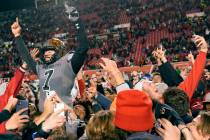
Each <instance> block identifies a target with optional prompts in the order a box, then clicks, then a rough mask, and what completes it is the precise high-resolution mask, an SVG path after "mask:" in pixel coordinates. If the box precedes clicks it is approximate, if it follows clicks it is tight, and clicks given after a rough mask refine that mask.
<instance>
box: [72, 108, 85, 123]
mask: <svg viewBox="0 0 210 140" xmlns="http://www.w3.org/2000/svg"><path fill="white" fill-rule="evenodd" d="M74 112H75V114H76V115H77V116H79V118H80V119H81V120H84V118H85V115H86V114H85V108H84V106H82V105H76V106H74Z"/></svg>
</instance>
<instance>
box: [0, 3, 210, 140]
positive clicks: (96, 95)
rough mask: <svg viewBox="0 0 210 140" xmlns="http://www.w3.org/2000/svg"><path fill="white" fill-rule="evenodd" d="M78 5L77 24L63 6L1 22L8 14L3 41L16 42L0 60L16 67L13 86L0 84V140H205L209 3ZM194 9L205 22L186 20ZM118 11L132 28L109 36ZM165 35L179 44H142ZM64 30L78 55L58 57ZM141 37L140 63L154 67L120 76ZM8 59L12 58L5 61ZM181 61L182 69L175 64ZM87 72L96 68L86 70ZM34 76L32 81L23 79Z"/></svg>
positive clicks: (209, 104)
mask: <svg viewBox="0 0 210 140" xmlns="http://www.w3.org/2000/svg"><path fill="white" fill-rule="evenodd" d="M75 3H76V4H77V6H79V11H81V15H82V16H81V18H82V20H80V19H79V20H78V21H74V22H75V23H71V22H70V21H68V20H67V19H66V17H67V16H66V15H65V16H64V14H65V12H64V9H63V8H62V7H61V6H55V7H51V8H49V9H38V10H37V9H33V10H27V9H26V10H21V11H20V10H18V11H16V13H13V12H8V14H5V15H3V14H2V15H0V16H8V15H12V16H11V17H10V16H9V17H7V18H8V19H9V20H10V21H9V22H4V21H2V22H1V24H0V26H1V27H2V28H1V30H0V37H1V40H6V41H9V40H10V41H11V40H12V43H9V45H5V46H4V47H2V48H0V49H2V50H3V51H1V57H0V62H1V63H5V65H7V66H8V67H10V66H11V65H10V64H12V66H13V69H14V70H15V73H14V75H13V76H12V78H11V79H10V80H7V81H5V79H2V77H0V140H1V139H2V140H7V139H11V140H13V139H14V140H21V139H23V140H42V139H48V140H148V139H149V140H150V139H151V140H182V139H183V140H209V139H210V72H209V69H210V64H209V63H208V60H207V58H208V51H209V43H208V42H209V39H210V38H209V33H208V27H209V25H208V24H209V22H208V21H209V20H208V19H209V12H208V10H207V9H208V6H209V5H210V3H209V2H208V1H196V0H190V2H188V3H187V4H186V1H185V0H184V1H176V0H171V1H167V0H158V1H157V2H156V3H154V2H153V1H152V0H142V1H135V0H118V1H117V0H116V1H109V0H104V1H99V0H94V1H91V2H90V1H89V0H86V1H75ZM174 5H177V7H176V6H174ZM110 7H111V8H110ZM45 8H46V7H45ZM193 8H196V9H202V10H204V12H205V14H206V16H205V17H202V18H199V19H192V21H190V22H189V20H188V19H187V18H186V15H185V14H186V11H190V10H192V9H193ZM124 10H125V11H126V13H127V16H128V17H129V19H130V23H131V28H130V30H127V29H119V30H114V29H113V30H112V27H113V26H114V25H116V24H119V23H118V20H117V19H118V16H119V14H121V12H122V11H124ZM110 13H112V14H110ZM87 15H88V16H90V15H92V17H93V19H94V20H91V18H90V19H89V18H88V17H87ZM31 16H33V19H31ZM15 17H16V20H15ZM17 17H18V18H17ZM4 18H6V17H4ZM4 18H2V19H4ZM55 20H56V21H57V22H56V23H55V22H54V21H55ZM33 21H36V22H33ZM82 21H86V22H85V24H83V22H82ZM74 24H75V25H79V28H78V29H75V27H74ZM49 26H50V27H49ZM48 27H49V28H48ZM162 29H167V30H168V32H177V33H180V34H179V36H177V37H176V39H175V40H170V39H169V38H163V39H161V40H160V43H159V44H147V41H146V40H147V39H146V36H147V35H148V34H150V33H151V32H153V31H157V30H162ZM61 32H69V34H70V36H71V37H75V35H77V36H76V40H74V39H73V42H71V41H72V40H71V41H67V46H68V43H70V44H71V45H73V48H75V47H74V46H76V49H75V50H74V51H70V52H67V53H65V52H62V53H60V52H59V51H60V50H62V49H63V48H62V46H63V41H61V40H60V39H56V38H53V39H49V38H51V37H53V35H54V33H61ZM71 32H73V33H72V34H71ZM193 32H194V33H193ZM195 33H196V34H199V35H196V34H195ZM99 34H102V35H105V36H106V37H105V39H100V38H99V37H98V35H99ZM116 34H117V35H116ZM71 37H70V38H71ZM141 38H143V41H142V42H140V43H142V44H146V47H144V48H142V56H143V58H142V59H143V60H144V61H142V62H141V64H152V65H153V64H155V65H153V66H152V67H151V69H150V71H148V72H141V71H139V70H130V71H121V70H120V67H122V66H132V65H135V64H136V61H135V57H134V56H135V55H133V54H135V53H136V50H135V45H136V42H137V41H138V40H139V39H141ZM48 39H49V40H48ZM46 40H47V41H46ZM0 42H1V41H0ZM40 42H45V43H44V44H43V45H42V47H41V48H39V47H27V46H28V45H29V44H32V43H35V44H36V43H40ZM11 44H12V46H13V49H15V51H14V50H13V49H12V47H10V45H11ZM143 46H144V45H143ZM70 48H72V47H70ZM70 48H69V49H70ZM63 53H65V55H63V56H61V54H63ZM8 55H10V56H11V55H12V57H13V59H12V60H10V59H9V60H8V59H6V57H8V58H9V56H8ZM103 56H106V57H103ZM14 58H15V59H14ZM5 60H7V61H8V62H5ZM185 60H188V61H189V62H190V64H189V65H188V66H183V67H174V66H173V64H172V62H174V61H175V62H179V61H185ZM8 63H10V64H9V65H8ZM96 63H97V65H96ZM138 65H140V64H138ZM87 68H91V69H96V70H95V71H94V72H93V73H86V69H87ZM2 71H3V70H2ZM6 71H8V69H6ZM32 73H33V74H35V75H37V76H36V78H33V79H32V78H29V77H28V75H30V74H32Z"/></svg>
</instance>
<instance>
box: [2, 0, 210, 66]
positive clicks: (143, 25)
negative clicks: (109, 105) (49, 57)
mask: <svg viewBox="0 0 210 140" xmlns="http://www.w3.org/2000/svg"><path fill="white" fill-rule="evenodd" d="M186 3H187V4H186ZM75 4H76V5H77V7H79V11H80V15H81V18H82V19H83V20H84V21H85V28H86V32H87V34H88V36H89V45H90V47H91V48H92V49H90V51H89V56H88V59H87V60H89V61H87V62H86V66H85V68H86V69H93V68H97V66H96V65H95V62H96V61H95V60H97V59H98V58H99V57H102V56H103V57H107V56H108V57H109V58H112V59H113V60H115V61H116V62H117V64H118V65H119V66H131V65H145V64H152V63H154V62H155V61H154V58H153V57H152V55H150V54H151V52H152V51H153V50H154V48H156V47H157V46H158V45H159V44H160V43H161V44H163V45H164V47H167V50H168V53H170V54H171V55H170V56H168V59H169V60H171V61H173V62H177V61H186V56H187V54H188V53H189V52H188V50H189V49H191V50H192V51H193V52H192V53H193V55H196V51H195V50H196V49H195V46H194V45H193V44H192V42H191V41H190V40H189V38H190V37H191V36H192V34H199V35H202V36H204V37H205V38H206V40H207V41H208V42H209V2H208V1H196V0H190V2H189V1H179V2H177V1H176V0H172V1H166V0H159V1H157V2H155V3H154V2H152V1H151V0H144V1H132V0H125V1H123V2H122V1H119V0H115V1H108V0H106V1H94V2H93V1H92V2H89V1H77V2H75ZM174 5H177V6H174ZM193 11H197V12H200V11H203V12H204V13H205V15H204V16H203V17H199V18H192V19H189V18H187V17H186V14H187V13H190V12H193ZM43 13H45V14H43ZM121 15H123V16H121ZM0 16H1V19H7V18H8V20H2V21H1V24H0V26H1V30H0V34H1V39H0V40H1V42H7V41H12V35H11V32H10V31H9V30H8V29H9V26H10V24H11V22H12V20H13V19H15V18H16V16H18V17H19V18H20V21H21V24H22V26H23V27H24V28H23V29H24V30H23V32H24V36H23V37H24V39H25V41H26V42H27V43H28V44H29V45H31V44H32V45H35V46H36V45H37V46H39V43H43V42H45V41H46V40H47V39H49V38H51V37H53V36H54V35H55V34H57V33H67V34H68V37H67V40H66V46H68V48H67V49H65V51H69V49H71V48H75V46H76V45H77V43H76V41H75V40H74V39H72V38H74V37H75V29H74V26H73V25H72V24H71V22H69V20H67V16H66V12H65V8H64V6H63V5H57V6H55V5H53V6H52V5H48V6H47V5H45V6H43V7H40V8H38V9H35V8H31V9H24V10H16V11H8V12H3V13H2V14H0ZM31 17H33V18H31ZM121 17H124V18H125V19H124V20H125V21H126V22H127V23H130V29H115V28H114V26H115V25H119V24H122V23H121V20H123V19H121ZM5 21H7V22H5ZM54 21H57V22H54ZM198 27H199V28H198ZM163 30H164V31H166V32H167V33H169V34H177V35H176V37H175V38H173V39H170V37H169V36H164V37H163V38H160V39H159V40H158V42H155V43H153V42H152V43H151V42H150V40H148V36H149V35H150V34H152V33H153V32H157V31H158V32H161V31H163ZM116 34H117V36H116ZM101 36H102V37H101ZM103 36H106V37H105V38H103ZM157 36H158V34H157V35H156V38H157ZM138 40H141V41H140V45H142V46H143V48H142V50H141V53H140V55H141V57H139V56H138V55H139V54H138V55H136V53H138V51H137V45H138ZM37 43H38V44H37ZM4 51H5V52H7V51H6V50H4ZM130 52H131V53H130ZM148 52H149V53H148ZM177 52H178V53H177ZM180 52H181V53H180ZM5 54H8V53H5ZM10 56H11V55H10ZM10 59H12V58H11V57H10ZM137 59H138V60H137ZM11 62H16V60H15V61H11ZM2 65H4V64H2ZM12 65H15V63H12Z"/></svg>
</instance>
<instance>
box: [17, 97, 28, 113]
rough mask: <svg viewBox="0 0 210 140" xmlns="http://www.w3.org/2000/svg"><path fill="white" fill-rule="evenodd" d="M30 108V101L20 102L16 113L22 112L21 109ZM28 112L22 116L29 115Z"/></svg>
mask: <svg viewBox="0 0 210 140" xmlns="http://www.w3.org/2000/svg"><path fill="white" fill-rule="evenodd" d="M24 108H28V101H27V100H18V102H17V105H16V112H18V111H20V110H21V109H24ZM28 114H29V113H28V110H26V111H25V112H23V113H22V115H28Z"/></svg>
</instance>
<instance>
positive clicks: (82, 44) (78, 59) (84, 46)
mask: <svg viewBox="0 0 210 140" xmlns="http://www.w3.org/2000/svg"><path fill="white" fill-rule="evenodd" d="M78 24H79V27H80V28H79V31H78V34H77V36H78V38H79V47H78V48H77V49H76V51H75V53H74V55H73V57H72V59H71V65H72V68H73V71H74V73H75V74H77V73H78V72H79V70H80V68H81V67H82V65H83V63H84V61H85V58H86V56H87V51H88V48H89V47H88V39H87V35H86V33H85V27H84V24H83V23H82V21H81V20H80V19H79V21H78Z"/></svg>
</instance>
